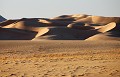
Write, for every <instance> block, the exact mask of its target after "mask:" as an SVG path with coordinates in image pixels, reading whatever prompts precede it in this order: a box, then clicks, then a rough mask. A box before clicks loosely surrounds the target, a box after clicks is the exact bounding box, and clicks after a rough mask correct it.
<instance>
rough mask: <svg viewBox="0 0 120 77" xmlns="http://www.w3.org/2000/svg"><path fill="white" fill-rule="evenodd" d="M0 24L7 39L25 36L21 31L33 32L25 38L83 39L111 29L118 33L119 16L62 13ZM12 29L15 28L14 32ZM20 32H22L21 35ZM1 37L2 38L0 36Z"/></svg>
mask: <svg viewBox="0 0 120 77" xmlns="http://www.w3.org/2000/svg"><path fill="white" fill-rule="evenodd" d="M0 26H1V33H0V36H4V37H6V38H7V37H9V38H7V39H12V38H18V39H19V37H17V36H19V35H20V36H22V35H23V36H26V34H24V33H23V32H26V33H28V34H31V33H32V32H33V35H34V37H32V38H27V39H29V40H44V39H46V40H85V39H89V38H91V36H95V35H96V34H100V33H106V32H111V31H115V32H117V33H119V28H120V27H119V26H120V18H119V17H102V16H92V15H84V14H75V15H62V16H58V17H55V18H50V19H49V18H22V19H16V20H6V21H4V22H1V23H0ZM13 29H15V30H14V32H13ZM4 30H5V31H8V32H6V34H5V35H4V33H5V31H4ZM18 31H19V33H18ZM29 32H30V33H29ZM7 33H8V34H7ZM10 33H11V34H12V36H13V35H14V33H15V35H17V36H14V37H11V35H9V34H10ZM17 33H18V34H17ZM20 33H23V34H22V35H21V34H20ZM33 35H32V36H33ZM96 36H97V35H96ZM109 37H111V36H109ZM104 38H105V37H104ZM117 38H119V37H117ZM1 39H3V38H2V37H1ZM22 39H24V37H22ZM25 39H26V37H25ZM99 40H100V39H99ZM114 40H115V39H114Z"/></svg>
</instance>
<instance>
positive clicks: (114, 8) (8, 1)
mask: <svg viewBox="0 0 120 77" xmlns="http://www.w3.org/2000/svg"><path fill="white" fill-rule="evenodd" d="M119 5H120V0H0V15H2V16H3V17H5V18H7V19H17V18H25V17H26V18H36V17H37V18H41V17H46V18H49V17H55V16H59V15H65V14H90V15H99V16H116V17H118V16H119V17H120V8H119V7H120V6H119Z"/></svg>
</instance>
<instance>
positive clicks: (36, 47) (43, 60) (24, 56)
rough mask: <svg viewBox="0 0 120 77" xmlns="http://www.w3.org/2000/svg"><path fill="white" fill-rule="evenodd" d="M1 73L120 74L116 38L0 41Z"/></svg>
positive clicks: (55, 76) (33, 76) (6, 76)
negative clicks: (114, 39) (104, 39)
mask: <svg viewBox="0 0 120 77" xmlns="http://www.w3.org/2000/svg"><path fill="white" fill-rule="evenodd" d="M0 76H1V77H96V76H97V77H119V76H120V42H118V41H107V42H105V41H99V42H98V41H63V40H61V41H60V40H59V41H57V40H56V41H31V42H30V41H0Z"/></svg>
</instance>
